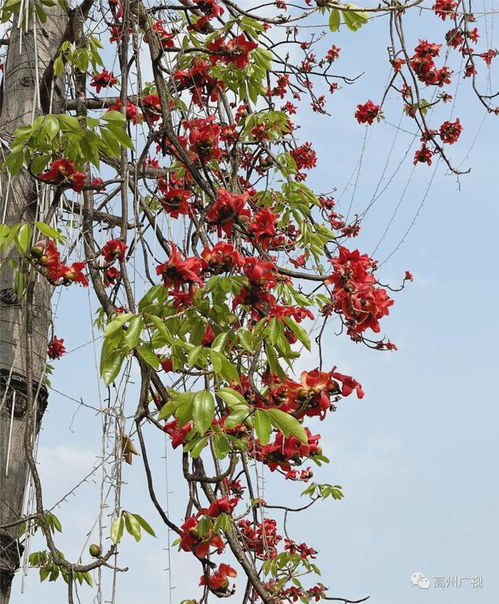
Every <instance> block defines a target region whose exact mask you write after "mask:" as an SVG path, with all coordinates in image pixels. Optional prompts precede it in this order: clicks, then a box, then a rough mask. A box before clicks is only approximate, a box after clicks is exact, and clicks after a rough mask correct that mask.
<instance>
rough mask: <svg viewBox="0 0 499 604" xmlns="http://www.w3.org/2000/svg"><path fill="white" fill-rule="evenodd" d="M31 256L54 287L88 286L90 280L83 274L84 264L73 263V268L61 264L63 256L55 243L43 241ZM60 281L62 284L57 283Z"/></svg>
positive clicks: (35, 247)
mask: <svg viewBox="0 0 499 604" xmlns="http://www.w3.org/2000/svg"><path fill="white" fill-rule="evenodd" d="M31 256H32V257H33V258H35V259H36V261H37V262H38V264H39V265H40V267H41V270H42V272H43V273H44V275H45V276H46V277H47V279H48V280H49V281H50V282H51V283H53V284H54V285H70V284H71V283H74V282H76V283H81V284H82V285H83V287H87V286H88V279H87V278H86V276H85V275H84V274H83V272H82V271H83V267H84V266H85V263H84V262H73V264H71V266H67V265H66V264H61V254H60V253H59V251H58V249H57V246H56V245H55V242H54V241H53V240H52V239H50V240H49V241H46V240H42V241H38V242H37V243H35V245H34V246H33V248H32V249H31ZM59 280H60V283H57V282H58V281H59Z"/></svg>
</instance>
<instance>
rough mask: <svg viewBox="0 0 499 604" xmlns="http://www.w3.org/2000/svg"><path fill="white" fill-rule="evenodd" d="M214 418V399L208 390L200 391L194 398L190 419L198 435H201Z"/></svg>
mask: <svg viewBox="0 0 499 604" xmlns="http://www.w3.org/2000/svg"><path fill="white" fill-rule="evenodd" d="M214 417H215V399H214V398H213V395H212V393H211V392H209V391H208V390H201V391H200V392H197V393H196V394H195V396H194V401H193V407H192V419H193V420H194V426H195V427H196V429H197V431H198V432H199V434H201V435H203V434H205V432H206V431H207V430H208V429H209V427H210V426H211V422H212V421H213V418H214Z"/></svg>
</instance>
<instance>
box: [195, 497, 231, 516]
mask: <svg viewBox="0 0 499 604" xmlns="http://www.w3.org/2000/svg"><path fill="white" fill-rule="evenodd" d="M238 502H239V499H238V498H237V497H233V498H232V499H229V498H228V497H222V498H221V499H215V501H212V502H211V504H210V507H209V508H203V509H201V510H199V514H198V515H200V514H204V515H206V516H210V518H216V517H217V516H220V514H232V512H233V511H234V508H235V507H236V505H237V504H238Z"/></svg>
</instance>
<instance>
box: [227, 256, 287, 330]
mask: <svg viewBox="0 0 499 604" xmlns="http://www.w3.org/2000/svg"><path fill="white" fill-rule="evenodd" d="M243 269H244V275H245V277H246V282H245V284H244V285H243V287H242V289H241V290H240V291H239V293H238V294H237V296H235V297H234V300H233V301H232V307H233V308H237V306H239V305H240V304H243V305H246V306H249V308H250V310H251V313H252V315H253V317H254V318H255V319H258V318H261V317H262V316H265V315H267V314H268V312H269V310H270V307H273V306H274V305H275V303H276V299H275V297H274V296H273V295H272V294H271V293H270V290H271V289H273V288H274V287H275V286H276V285H277V276H278V275H277V269H276V266H275V264H273V263H272V262H267V261H265V260H260V259H259V258H245V259H244V267H243Z"/></svg>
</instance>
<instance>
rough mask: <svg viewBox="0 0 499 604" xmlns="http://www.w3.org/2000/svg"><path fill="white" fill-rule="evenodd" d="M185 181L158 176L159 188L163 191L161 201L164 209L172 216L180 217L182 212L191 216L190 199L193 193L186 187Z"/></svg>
mask: <svg viewBox="0 0 499 604" xmlns="http://www.w3.org/2000/svg"><path fill="white" fill-rule="evenodd" d="M184 186H185V185H184V183H182V182H181V181H180V182H177V181H176V180H175V179H172V178H170V180H169V181H168V180H166V179H165V178H158V189H159V190H160V191H161V193H162V197H160V199H159V201H160V203H161V205H162V207H163V210H164V211H165V212H166V213H167V214H168V215H170V216H171V217H172V218H178V217H179V216H180V215H181V214H182V215H183V216H189V215H190V213H191V206H190V204H189V199H190V197H191V195H192V193H191V191H189V190H188V189H184V188H183V187H184Z"/></svg>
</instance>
